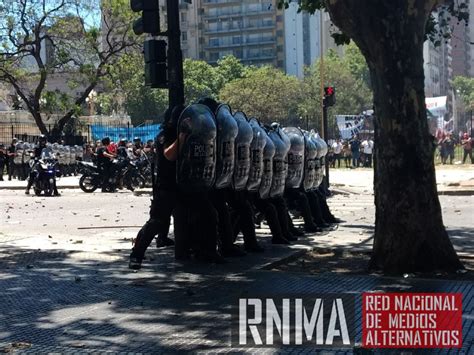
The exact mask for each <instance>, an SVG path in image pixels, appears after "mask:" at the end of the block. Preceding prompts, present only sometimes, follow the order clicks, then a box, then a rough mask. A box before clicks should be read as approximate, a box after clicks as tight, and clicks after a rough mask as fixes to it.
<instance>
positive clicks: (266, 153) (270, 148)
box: [258, 132, 275, 199]
mask: <svg viewBox="0 0 474 355" xmlns="http://www.w3.org/2000/svg"><path fill="white" fill-rule="evenodd" d="M265 140H266V144H265V148H264V149H263V173H262V179H261V182H260V187H259V190H258V193H259V196H260V198H262V199H266V198H268V197H269V196H270V188H271V187H272V181H273V157H274V155H275V144H273V141H272V139H271V138H270V136H269V135H268V134H267V132H265Z"/></svg>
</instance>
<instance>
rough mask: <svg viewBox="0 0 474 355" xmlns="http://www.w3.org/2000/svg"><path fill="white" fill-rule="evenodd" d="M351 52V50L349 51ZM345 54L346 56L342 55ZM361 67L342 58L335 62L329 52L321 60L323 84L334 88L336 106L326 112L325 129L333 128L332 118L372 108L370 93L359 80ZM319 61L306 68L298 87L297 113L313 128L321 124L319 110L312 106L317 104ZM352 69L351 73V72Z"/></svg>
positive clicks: (319, 88) (318, 95)
mask: <svg viewBox="0 0 474 355" xmlns="http://www.w3.org/2000/svg"><path fill="white" fill-rule="evenodd" d="M353 51H355V50H353ZM345 53H347V52H345ZM362 60H363V63H361V61H360V59H358V60H357V61H356V62H355V63H354V61H352V60H348V59H347V58H346V57H344V58H342V59H341V58H339V57H338V55H337V54H336V52H334V51H331V50H330V51H329V52H328V54H327V55H326V56H325V58H324V81H325V84H327V85H329V84H330V85H333V86H335V88H336V105H334V107H332V108H331V110H329V119H328V121H329V127H332V126H333V125H334V124H335V115H336V114H347V115H353V114H359V113H361V112H362V111H364V110H366V109H368V108H371V107H372V92H371V91H370V90H369V88H368V87H367V85H366V84H365V82H364V80H363V70H364V69H363V65H362V64H365V60H364V59H363V58H362ZM319 68H320V61H319V60H318V61H316V62H315V63H314V64H313V65H311V66H310V67H308V68H306V72H305V76H304V78H303V83H302V94H301V101H300V103H299V104H298V110H299V112H300V114H301V115H303V116H306V115H308V116H309V117H311V118H312V119H313V124H316V123H317V122H322V117H321V114H322V113H321V107H320V106H319V105H317V104H315V103H317V102H319V101H320V100H321V81H320V70H319ZM351 69H352V70H351Z"/></svg>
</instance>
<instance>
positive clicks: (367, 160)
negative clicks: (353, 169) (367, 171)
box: [361, 138, 374, 168]
mask: <svg viewBox="0 0 474 355" xmlns="http://www.w3.org/2000/svg"><path fill="white" fill-rule="evenodd" d="M361 146H362V152H363V153H364V166H365V167H366V168H371V167H372V153H373V149H374V141H373V140H372V139H370V138H367V139H365V140H364V141H363V142H362V144H361Z"/></svg>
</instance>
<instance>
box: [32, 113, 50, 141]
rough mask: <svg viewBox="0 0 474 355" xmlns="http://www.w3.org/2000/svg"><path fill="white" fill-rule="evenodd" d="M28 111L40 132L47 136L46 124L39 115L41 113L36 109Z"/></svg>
mask: <svg viewBox="0 0 474 355" xmlns="http://www.w3.org/2000/svg"><path fill="white" fill-rule="evenodd" d="M30 113H31V115H32V116H33V119H34V120H35V123H36V125H37V126H38V128H39V130H40V132H41V134H44V135H45V136H48V129H47V128H46V125H45V124H44V122H43V118H42V117H41V114H40V113H39V112H38V111H31V110H30Z"/></svg>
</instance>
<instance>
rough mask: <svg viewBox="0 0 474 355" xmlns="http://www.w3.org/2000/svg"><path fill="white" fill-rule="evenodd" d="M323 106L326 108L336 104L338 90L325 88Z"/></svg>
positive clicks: (330, 87) (332, 87)
mask: <svg viewBox="0 0 474 355" xmlns="http://www.w3.org/2000/svg"><path fill="white" fill-rule="evenodd" d="M323 104H324V106H325V107H329V106H334V105H335V104H336V88H335V87H334V86H326V87H324V100H323Z"/></svg>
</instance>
